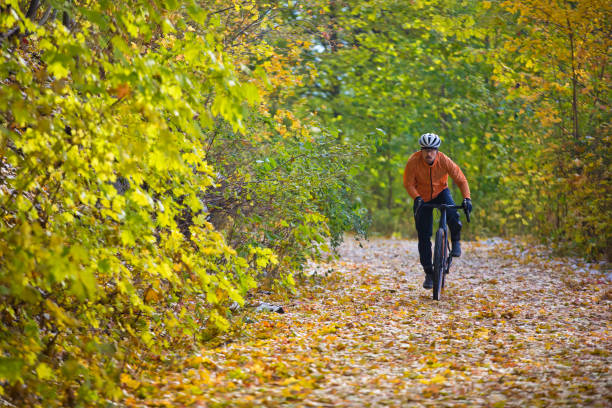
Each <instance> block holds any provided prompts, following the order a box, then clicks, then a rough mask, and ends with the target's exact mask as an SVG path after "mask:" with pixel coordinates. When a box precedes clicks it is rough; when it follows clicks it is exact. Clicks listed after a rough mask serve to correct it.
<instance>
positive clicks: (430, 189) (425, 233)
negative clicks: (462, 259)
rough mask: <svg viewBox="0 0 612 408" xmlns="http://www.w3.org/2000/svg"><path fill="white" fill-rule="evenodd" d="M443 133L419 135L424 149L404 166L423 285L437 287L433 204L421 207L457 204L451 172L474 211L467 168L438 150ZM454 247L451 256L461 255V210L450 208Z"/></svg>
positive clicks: (467, 203)
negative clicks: (452, 188)
mask: <svg viewBox="0 0 612 408" xmlns="http://www.w3.org/2000/svg"><path fill="white" fill-rule="evenodd" d="M441 143H442V142H441V140H440V137H439V136H438V135H436V134H435V133H425V134H423V135H421V137H420V138H419V145H420V146H421V150H420V151H418V152H415V153H413V154H412V155H411V156H410V158H409V159H408V163H406V167H405V169H404V187H405V188H406V191H408V194H410V196H411V197H412V198H413V199H414V205H413V211H414V217H415V218H414V221H415V225H416V229H417V233H418V236H419V257H420V260H421V265H422V266H423V269H424V270H425V282H424V283H423V287H424V288H425V289H431V288H432V287H433V265H432V260H431V234H432V229H433V208H430V207H424V208H420V207H421V205H423V203H431V204H449V205H455V202H454V201H453V197H452V196H451V193H450V190H449V189H448V176H449V175H450V176H451V178H452V179H453V181H454V182H455V184H456V185H457V186H459V189H460V190H461V194H462V195H463V204H464V206H465V208H466V209H467V211H468V212H471V211H472V201H471V199H470V187H469V186H468V182H467V179H466V178H465V176H464V175H463V172H462V171H461V169H460V168H459V166H457V165H456V164H455V163H454V162H453V161H452V160H451V159H450V158H449V157H448V156H446V155H445V154H443V153H442V152H440V151H438V148H439V147H440V144H441ZM447 221H448V226H449V229H450V235H451V241H452V250H451V256H455V257H458V256H461V245H460V243H459V241H460V239H461V221H459V214H458V213H457V210H453V209H449V210H448V211H447Z"/></svg>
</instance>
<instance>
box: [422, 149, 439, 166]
mask: <svg viewBox="0 0 612 408" xmlns="http://www.w3.org/2000/svg"><path fill="white" fill-rule="evenodd" d="M421 154H422V155H423V159H425V162H426V163H427V164H429V165H430V166H431V165H432V164H433V162H434V160H436V156H437V155H438V149H421Z"/></svg>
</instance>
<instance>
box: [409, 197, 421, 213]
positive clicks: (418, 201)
mask: <svg viewBox="0 0 612 408" xmlns="http://www.w3.org/2000/svg"><path fill="white" fill-rule="evenodd" d="M421 205H423V199H422V198H421V197H420V196H419V197H417V198H415V199H414V204H413V205H412V211H413V212H414V216H415V217H416V215H417V212H418V211H419V208H421Z"/></svg>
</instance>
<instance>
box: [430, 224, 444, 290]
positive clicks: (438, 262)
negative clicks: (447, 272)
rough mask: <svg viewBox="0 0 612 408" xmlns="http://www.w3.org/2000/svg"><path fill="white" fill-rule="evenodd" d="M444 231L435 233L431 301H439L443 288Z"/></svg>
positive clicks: (440, 230)
mask: <svg viewBox="0 0 612 408" xmlns="http://www.w3.org/2000/svg"><path fill="white" fill-rule="evenodd" d="M445 245H446V244H445V239H444V229H442V228H438V231H437V232H436V243H435V246H434V262H433V266H434V276H433V299H434V300H440V295H441V294H442V288H443V287H444V267H445V265H444V259H445V252H446V251H445V249H446V248H445Z"/></svg>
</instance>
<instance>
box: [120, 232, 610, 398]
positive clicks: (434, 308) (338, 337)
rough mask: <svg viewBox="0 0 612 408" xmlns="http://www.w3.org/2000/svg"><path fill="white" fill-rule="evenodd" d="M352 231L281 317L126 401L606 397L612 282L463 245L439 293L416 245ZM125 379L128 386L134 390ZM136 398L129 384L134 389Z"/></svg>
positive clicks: (260, 318)
mask: <svg viewBox="0 0 612 408" xmlns="http://www.w3.org/2000/svg"><path fill="white" fill-rule="evenodd" d="M363 246H364V248H360V247H359V246H358V245H357V244H356V243H355V242H353V241H352V240H349V242H347V243H345V244H344V245H343V247H342V248H341V254H342V257H341V259H340V260H339V261H338V262H336V263H334V264H331V265H317V266H316V268H315V270H316V271H317V273H318V274H319V275H320V274H324V273H325V272H326V271H328V270H330V269H333V270H331V271H329V273H328V277H327V278H324V279H319V280H318V284H316V285H315V286H314V287H313V288H312V289H311V290H310V291H306V290H305V289H301V290H302V294H301V296H300V297H296V299H295V300H294V301H293V302H294V303H287V304H284V305H283V307H284V308H285V311H286V312H287V313H285V314H276V313H267V314H261V313H260V314H255V315H254V316H253V317H254V318H255V319H256V321H255V323H253V324H249V325H246V326H245V329H244V332H242V333H241V334H240V336H239V337H238V340H236V341H234V342H230V343H227V344H225V345H223V346H220V347H219V348H216V349H214V350H203V351H202V353H201V355H198V356H192V357H190V358H188V359H187V360H186V361H185V362H184V365H183V366H184V368H183V369H181V370H176V372H171V373H165V374H161V373H160V376H159V378H157V379H155V380H154V381H153V383H152V384H150V386H151V387H152V388H153V389H155V390H156V391H155V393H154V394H155V396H154V397H149V399H147V400H146V402H144V400H142V399H138V398H135V399H128V402H133V403H134V404H136V405H142V404H143V403H144V404H146V405H157V404H159V405H164V404H168V405H191V404H193V406H200V407H209V406H280V405H282V406H296V407H297V406H312V407H317V406H351V407H352V406H354V407H358V406H462V405H463V406H491V407H502V406H517V407H518V406H553V405H554V406H564V405H566V406H594V407H597V406H600V407H604V406H610V405H611V404H612V375H611V372H610V367H612V357H611V352H610V350H612V337H611V335H610V333H611V329H612V310H611V305H612V285H610V282H609V281H608V280H606V279H605V278H603V276H602V275H600V274H592V273H589V272H587V271H585V270H580V265H576V264H571V263H570V262H569V261H568V260H551V259H550V258H549V259H546V260H545V261H544V262H538V261H537V258H535V257H534V255H535V254H537V251H535V250H530V251H523V252H522V254H521V253H518V252H517V249H516V248H514V247H511V246H510V245H507V244H500V243H497V244H495V245H494V244H493V243H489V244H484V243H480V244H479V243H474V244H470V243H466V244H465V245H464V256H463V257H462V258H460V259H458V260H456V262H455V263H454V265H453V266H454V268H453V270H451V275H449V283H448V285H447V288H446V290H445V293H444V297H443V300H442V301H440V302H435V301H433V300H431V291H426V290H424V289H422V288H421V284H422V280H423V279H422V278H423V277H422V272H421V270H420V267H419V266H418V263H417V262H418V254H417V250H416V243H415V242H413V241H400V240H382V239H380V240H373V241H369V242H365V243H363ZM134 387H135V388H136V387H137V386H136V385H134ZM136 394H138V393H137V392H135V395H136Z"/></svg>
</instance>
